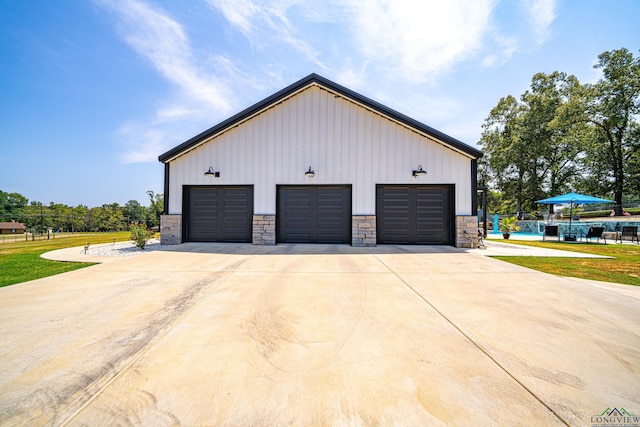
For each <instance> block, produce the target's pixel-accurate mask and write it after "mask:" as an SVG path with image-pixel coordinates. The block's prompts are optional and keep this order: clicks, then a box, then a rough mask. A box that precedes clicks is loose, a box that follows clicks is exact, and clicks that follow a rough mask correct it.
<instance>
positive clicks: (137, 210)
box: [122, 200, 147, 224]
mask: <svg viewBox="0 0 640 427" xmlns="http://www.w3.org/2000/svg"><path fill="white" fill-rule="evenodd" d="M122 213H123V215H124V216H125V218H126V219H127V221H128V222H129V224H132V223H136V224H144V223H145V222H146V219H147V211H146V209H145V208H144V206H142V205H141V204H140V202H138V201H137V200H129V201H128V202H127V203H125V205H124V208H123V209H122Z"/></svg>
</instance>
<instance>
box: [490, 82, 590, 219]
mask: <svg viewBox="0 0 640 427" xmlns="http://www.w3.org/2000/svg"><path fill="white" fill-rule="evenodd" d="M577 86H579V82H578V80H577V79H576V78H575V77H574V76H567V75H566V74H565V73H560V72H557V71H556V72H553V73H551V74H544V73H538V74H536V75H535V76H533V78H532V81H531V88H530V89H529V90H527V91H525V93H523V94H522V95H521V97H520V100H517V99H516V98H515V97H513V96H511V95H509V96H507V97H505V98H502V99H500V101H499V102H498V105H497V106H496V107H495V108H493V109H492V110H491V112H490V114H489V116H488V117H487V118H486V119H485V123H484V124H483V133H482V138H481V140H480V145H482V146H483V149H484V151H485V157H484V159H483V160H482V162H483V163H482V164H481V167H480V171H481V173H483V174H485V176H484V178H485V179H486V181H487V183H492V184H494V186H495V187H497V189H498V190H500V191H501V192H502V193H503V203H504V202H505V201H506V202H507V204H506V205H504V204H503V206H504V209H506V210H509V211H511V212H513V210H514V209H515V211H516V212H521V211H522V210H525V209H526V210H532V209H533V208H534V201H535V200H538V199H541V198H544V197H545V196H546V194H547V193H548V192H554V193H555V192H558V191H560V190H562V189H564V188H566V187H567V186H568V185H569V184H570V183H571V182H572V181H573V180H574V179H575V177H576V176H577V171H578V170H577V168H576V163H575V162H576V159H577V158H579V153H580V151H581V147H582V134H581V133H580V132H578V131H577V128H576V129H575V130H574V129H573V128H569V129H567V128H565V127H564V126H563V125H564V123H563V122H559V121H558V120H556V117H557V112H558V110H559V109H560V108H561V107H562V106H563V105H564V104H565V103H567V102H568V99H569V97H570V94H571V93H573V91H574V89H573V88H575V87H577ZM509 201H511V203H510V204H509V203H508V202H509Z"/></svg>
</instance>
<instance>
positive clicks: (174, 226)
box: [160, 215, 182, 245]
mask: <svg viewBox="0 0 640 427" xmlns="http://www.w3.org/2000/svg"><path fill="white" fill-rule="evenodd" d="M180 243H182V215H161V216H160V244H161V245H179V244H180Z"/></svg>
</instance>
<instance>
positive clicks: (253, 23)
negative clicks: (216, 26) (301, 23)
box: [207, 0, 327, 70]
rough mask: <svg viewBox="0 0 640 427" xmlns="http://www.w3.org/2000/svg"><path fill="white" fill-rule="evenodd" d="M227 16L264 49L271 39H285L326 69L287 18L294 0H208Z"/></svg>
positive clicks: (226, 17)
mask: <svg viewBox="0 0 640 427" xmlns="http://www.w3.org/2000/svg"><path fill="white" fill-rule="evenodd" d="M207 3H208V4H209V5H210V6H211V7H212V8H214V9H217V10H219V11H220V12H222V14H223V15H224V17H225V19H226V20H227V21H228V22H229V23H230V24H231V25H232V26H233V27H234V28H236V29H238V30H239V31H240V32H241V33H242V34H243V35H244V36H245V37H247V38H248V39H249V40H250V41H251V43H252V44H253V45H254V46H257V47H259V48H262V47H263V46H267V45H270V44H271V43H270V42H274V41H275V42H276V43H279V42H283V43H285V44H287V45H289V46H290V47H292V48H293V49H294V50H295V51H297V52H299V53H301V54H302V55H303V56H304V57H306V59H307V60H308V61H310V62H311V63H313V64H315V65H316V66H318V67H320V68H321V69H323V70H326V69H327V67H326V66H325V65H324V64H323V63H322V61H321V60H320V55H319V53H318V51H317V50H316V49H314V47H313V46H312V45H311V44H309V43H308V42H306V41H305V40H304V38H303V37H301V36H300V34H299V33H298V31H297V29H296V27H295V26H294V25H293V24H292V23H291V21H290V19H289V17H288V11H289V9H290V8H291V7H292V6H293V5H295V4H297V3H299V2H296V1H295V0H280V1H269V0H257V1H254V0H207Z"/></svg>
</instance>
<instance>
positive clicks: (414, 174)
mask: <svg viewBox="0 0 640 427" xmlns="http://www.w3.org/2000/svg"><path fill="white" fill-rule="evenodd" d="M426 174H427V171H426V170H424V169H422V165H420V166H418V169H417V170H414V171H413V177H414V178H417V177H418V175H426Z"/></svg>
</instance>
